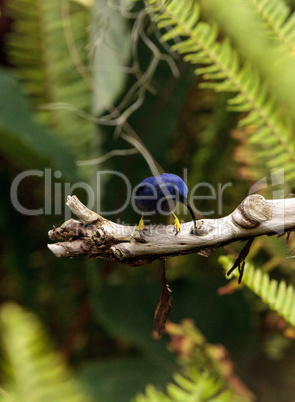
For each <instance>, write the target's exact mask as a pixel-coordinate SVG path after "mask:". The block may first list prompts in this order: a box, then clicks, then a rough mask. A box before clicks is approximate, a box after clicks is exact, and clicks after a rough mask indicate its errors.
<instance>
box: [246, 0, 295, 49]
mask: <svg viewBox="0 0 295 402" xmlns="http://www.w3.org/2000/svg"><path fill="white" fill-rule="evenodd" d="M251 2H252V4H253V6H254V8H255V10H256V12H257V14H258V15H259V16H260V17H261V19H262V20H263V21H264V23H265V26H266V29H267V32H268V33H269V34H270V35H271V37H272V38H274V39H277V41H278V42H280V43H282V44H284V45H285V46H286V47H287V49H289V51H290V52H291V53H293V54H294V50H295V14H292V15H291V16H290V8H289V7H288V6H287V4H286V3H285V2H284V1H282V0H251Z"/></svg>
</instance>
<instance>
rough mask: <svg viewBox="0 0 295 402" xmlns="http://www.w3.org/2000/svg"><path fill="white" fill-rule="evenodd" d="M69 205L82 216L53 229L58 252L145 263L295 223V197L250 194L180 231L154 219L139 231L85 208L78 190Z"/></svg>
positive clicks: (207, 251)
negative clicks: (227, 211)
mask: <svg viewBox="0 0 295 402" xmlns="http://www.w3.org/2000/svg"><path fill="white" fill-rule="evenodd" d="M67 205H68V206H69V208H70V209H71V211H72V212H73V213H74V214H75V215H76V216H77V217H78V219H79V220H74V219H70V220H68V221H66V222H65V223H64V224H63V225H62V226H61V227H59V228H54V229H53V230H50V231H49V237H50V239H51V240H52V241H54V242H58V243H56V244H49V245H48V247H49V249H50V250H51V251H52V252H53V253H54V254H55V255H56V256H57V257H76V256H89V257H90V258H104V259H109V260H114V261H119V262H121V263H123V264H128V265H134V266H137V265H142V264H145V263H149V262H151V261H153V260H155V259H158V258H166V257H168V256H177V255H181V254H189V253H199V254H201V255H204V256H208V255H209V254H210V253H211V252H212V251H213V250H215V249H216V248H217V247H222V246H224V245H226V244H228V243H232V242H235V241H239V240H246V239H250V238H253V237H256V236H261V235H275V234H283V233H285V232H288V231H292V230H294V229H295V199H294V198H287V199H280V200H266V199H265V198H264V197H262V196H261V195H258V194H253V195H250V196H248V197H247V198H245V199H244V200H243V202H242V203H241V204H240V205H239V206H238V207H237V208H236V209H235V210H234V211H233V212H232V213H231V214H230V215H228V216H225V217H223V218H220V219H201V220H198V221H197V231H195V230H194V226H193V222H188V223H183V224H182V225H181V228H180V232H179V233H178V234H177V235H175V232H174V227H173V225H168V226H164V225H152V226H149V227H147V228H146V229H145V230H144V231H142V232H139V231H138V230H137V227H135V226H124V225H119V224H117V223H114V222H112V221H109V220H107V219H105V218H103V217H102V216H100V215H98V214H97V213H95V212H93V211H90V210H89V209H88V208H86V207H85V206H84V205H83V204H82V203H81V202H80V201H79V200H78V198H77V197H76V196H69V197H68V201H67Z"/></svg>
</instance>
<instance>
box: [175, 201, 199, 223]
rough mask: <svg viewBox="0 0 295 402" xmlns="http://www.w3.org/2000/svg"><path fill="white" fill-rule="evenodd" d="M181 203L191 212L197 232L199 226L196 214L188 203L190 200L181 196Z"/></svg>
mask: <svg viewBox="0 0 295 402" xmlns="http://www.w3.org/2000/svg"><path fill="white" fill-rule="evenodd" d="M179 201H180V202H181V203H182V204H183V205H185V206H186V207H187V209H188V210H189V212H190V214H191V216H192V218H193V221H194V226H195V230H197V224H196V217H195V213H194V211H193V209H192V206H191V204H190V203H189V202H188V199H187V198H186V197H183V196H180V199H179Z"/></svg>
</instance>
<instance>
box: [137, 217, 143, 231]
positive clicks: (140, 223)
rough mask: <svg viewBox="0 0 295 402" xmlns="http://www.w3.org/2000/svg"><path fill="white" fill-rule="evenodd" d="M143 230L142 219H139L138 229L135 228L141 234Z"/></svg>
mask: <svg viewBox="0 0 295 402" xmlns="http://www.w3.org/2000/svg"><path fill="white" fill-rule="evenodd" d="M144 229H145V226H144V221H143V217H141V219H140V221H139V223H138V228H137V230H139V231H140V232H141V231H142V230H144Z"/></svg>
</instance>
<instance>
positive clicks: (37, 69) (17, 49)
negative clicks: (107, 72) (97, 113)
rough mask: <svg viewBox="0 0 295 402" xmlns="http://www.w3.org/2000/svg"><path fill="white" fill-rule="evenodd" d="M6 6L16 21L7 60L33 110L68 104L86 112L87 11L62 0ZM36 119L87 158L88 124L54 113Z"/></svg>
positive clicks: (32, 0) (16, 2) (88, 100)
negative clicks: (83, 74) (29, 99)
mask: <svg viewBox="0 0 295 402" xmlns="http://www.w3.org/2000/svg"><path fill="white" fill-rule="evenodd" d="M65 5H68V6H65ZM7 6H8V11H9V13H10V15H11V16H12V18H13V20H14V25H13V33H12V34H11V35H10V36H9V38H8V49H7V50H8V54H9V58H10V61H11V62H12V64H13V65H15V66H16V67H17V69H16V72H17V74H18V75H19V78H20V80H21V82H22V84H23V88H24V91H25V93H26V94H27V95H29V96H30V98H31V100H32V101H33V103H34V105H35V106H36V107H37V108H38V107H40V105H41V106H42V105H43V104H71V105H73V106H74V107H75V108H76V109H78V110H82V111H84V112H89V111H90V107H91V91H90V88H89V85H88V84H87V82H86V78H85V76H82V75H81V74H82V73H80V72H81V71H84V70H83V67H84V63H85V62H86V45H87V42H88V37H87V35H88V34H87V32H86V27H87V24H88V18H89V9H87V8H85V7H83V6H81V5H80V4H77V3H73V2H64V1H61V0H52V1H39V0H11V1H9V2H8V4H7ZM39 118H41V119H42V120H45V122H46V123H47V124H49V125H50V126H51V127H52V128H53V129H54V130H55V131H56V132H57V133H58V134H60V135H61V136H63V137H64V138H65V139H66V141H67V142H68V143H69V144H70V145H71V146H72V147H73V149H74V150H75V151H76V153H77V155H79V156H81V155H83V154H86V152H87V148H88V147H89V142H90V139H91V136H92V131H91V125H90V123H89V122H88V121H87V120H85V119H82V118H80V117H78V116H77V115H75V114H73V113H72V112H69V111H66V110H61V109H58V108H57V109H54V108H52V110H50V111H47V112H46V111H45V112H44V111H43V112H39ZM83 151H84V152H83Z"/></svg>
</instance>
